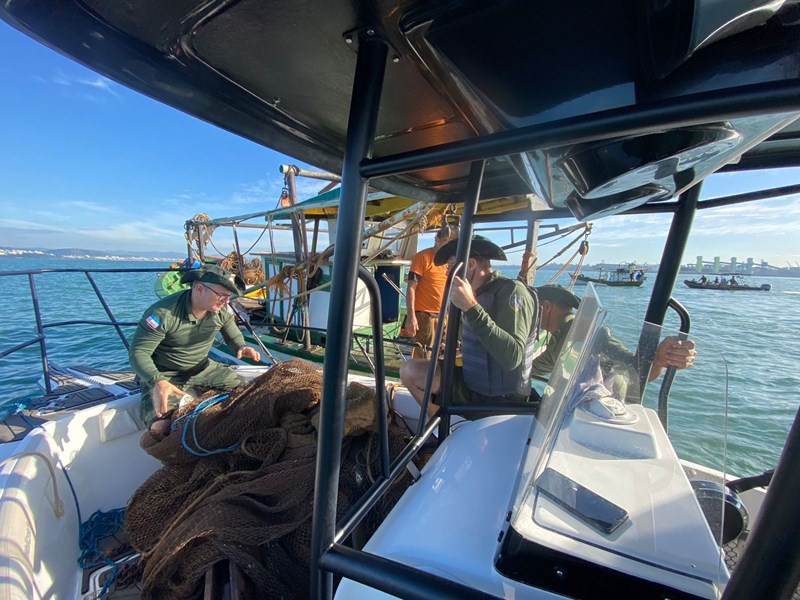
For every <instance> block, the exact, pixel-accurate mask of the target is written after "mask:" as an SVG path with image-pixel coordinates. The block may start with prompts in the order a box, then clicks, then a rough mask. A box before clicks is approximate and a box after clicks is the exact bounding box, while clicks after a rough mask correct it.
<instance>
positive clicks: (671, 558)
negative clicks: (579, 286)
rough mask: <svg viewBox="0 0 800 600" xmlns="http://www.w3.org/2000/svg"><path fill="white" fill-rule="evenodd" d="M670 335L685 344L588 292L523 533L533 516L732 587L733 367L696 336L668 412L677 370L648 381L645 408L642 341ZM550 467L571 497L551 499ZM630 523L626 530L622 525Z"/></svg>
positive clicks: (522, 514) (545, 414) (527, 498)
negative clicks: (727, 512)
mask: <svg viewBox="0 0 800 600" xmlns="http://www.w3.org/2000/svg"><path fill="white" fill-rule="evenodd" d="M670 336H674V337H675V338H676V339H677V338H679V337H680V336H679V333H678V332H677V331H668V330H664V329H662V328H661V327H657V326H653V325H650V324H645V323H643V321H641V320H636V319H632V318H630V317H627V316H625V315H618V314H614V313H612V312H609V311H607V310H605V309H604V308H603V307H602V304H601V301H600V299H599V297H598V294H597V291H596V289H595V288H594V286H593V285H591V284H590V285H588V286H587V289H586V293H585V295H584V297H583V299H582V301H581V306H580V309H579V310H578V312H577V314H576V315H575V319H574V321H573V324H572V327H571V329H570V331H569V334H568V336H567V339H566V341H565V343H564V346H563V348H562V350H561V354H560V356H559V358H558V360H557V361H556V367H555V369H554V370H553V373H552V375H551V377H550V379H549V382H548V384H547V385H546V387H545V390H544V394H543V398H542V404H541V409H540V412H539V416H538V424H537V426H536V427H535V428H534V431H533V435H532V440H531V444H530V450H529V455H528V458H527V460H526V467H525V472H526V474H527V484H526V485H525V487H524V489H520V495H519V496H518V499H519V501H518V502H517V510H516V513H515V518H514V526H515V528H517V530H518V531H519V530H520V529H522V530H523V531H524V529H525V519H533V522H534V523H535V524H536V525H537V526H539V527H543V528H546V529H548V530H550V531H553V532H558V533H560V534H563V535H565V536H568V537H570V538H573V539H576V540H582V541H585V542H586V543H587V547H590V546H593V547H598V546H599V547H606V548H609V549H610V550H612V551H613V552H614V553H615V554H617V555H619V554H621V555H624V556H627V557H629V558H631V559H634V560H638V561H642V562H647V563H650V564H657V565H662V566H664V567H665V568H668V569H670V570H671V571H677V572H679V573H684V574H686V575H689V576H690V577H695V578H696V577H704V578H708V580H711V581H716V582H717V583H718V584H722V583H724V581H725V580H726V579H727V571H726V570H725V567H724V561H723V560H721V554H722V553H720V545H721V543H722V541H723V539H724V537H723V527H722V519H721V518H720V515H722V514H723V508H724V506H725V504H724V503H725V498H724V490H723V488H722V487H720V486H719V485H718V484H719V482H720V481H722V480H723V478H724V471H725V454H724V449H725V435H726V429H725V423H726V407H727V396H726V393H727V369H726V365H725V361H724V359H723V358H722V356H721V355H720V354H719V353H718V352H716V351H715V350H714V349H713V347H712V346H711V344H708V343H705V342H703V341H699V340H696V339H692V338H691V336H690V337H689V338H688V340H687V341H686V342H684V343H685V344H694V346H695V349H696V351H697V355H696V359H695V362H694V365H693V366H692V367H691V368H688V369H684V370H679V371H677V372H676V373H674V380H673V383H672V387H671V392H670V394H669V400H668V404H667V402H666V400H665V399H664V398H663V397H662V398H661V399H659V396H660V394H661V386H662V383H663V382H664V380H665V379H668V378H670V373H669V371H668V372H667V374H666V375H662V376H660V377H658V378H656V379H654V380H653V381H652V382H649V383H647V382H646V381H645V393H644V402H643V403H642V402H640V400H639V397H640V394H639V390H640V379H641V377H640V372H641V371H642V368H641V365H640V363H642V362H643V361H642V360H640V359H639V356H640V354H641V353H640V354H637V353H636V352H635V350H636V348H637V347H639V346H640V341H641V342H642V345H641V347H643V348H644V347H645V346H647V345H650V347H651V348H656V347H657V345H658V344H659V343H660V341H662V340H664V339H665V338H667V337H670ZM683 337H684V338H685V337H686V336H683ZM620 406H621V407H622V408H621V409H620ZM659 406H660V408H659ZM659 414H661V416H662V418H663V417H666V419H667V423H668V426H667V427H664V425H663V424H662V422H661V419H660V418H659ZM667 430H668V432H669V433H668V434H667V432H666V431H667ZM548 469H549V470H550V471H556V475H557V476H558V477H559V481H561V482H563V481H562V480H561V475H564V476H566V477H567V478H568V479H569V480H571V482H569V481H568V483H569V484H570V485H568V486H567V487H568V488H570V489H569V490H568V491H566V492H564V493H565V494H567V495H570V494H571V495H572V497H570V498H555V499H554V498H553V494H552V490H550V492H551V494H550V495H548V494H547V493H546V491H545V490H544V487H545V484H544V479H542V480H541V481H540V480H538V478H539V477H540V476H541V475H542V474H543V473H544V472H545V470H548ZM549 475H552V473H548V476H549ZM523 481H524V479H523ZM700 481H703V482H711V483H709V484H707V485H706V484H698V483H697V482H700ZM693 482H694V483H693ZM573 483H574V484H575V485H572V484H573ZM712 483H716V484H717V487H718V491H717V492H715V491H714V489H712V488H713V487H714V486H713V485H712ZM576 488H580V492H576ZM695 488H698V489H697V490H696V489H695ZM586 490H588V492H587V491H586ZM580 494H583V497H580ZM576 503H577V504H582V505H583V506H577V507H576V506H575V504H576ZM570 505H572V506H570ZM618 509H622V512H621V513H620V511H619V510H618ZM597 511H599V513H600V514H599V520H600V521H603V519H604V518H606V517H608V519H607V520H609V521H610V522H611V523H612V524H611V525H609V523H605V525H606V526H607V528H613V531H612V532H611V533H609V532H608V531H604V530H603V523H599V524H598V514H589V515H587V514H585V513H587V512H588V513H596V512H597ZM581 513H583V514H581ZM622 513H624V515H622ZM621 515H622V516H623V519H622V521H623V522H621V523H616V524H613V521H615V520H616V521H619V520H620V519H619V517H620V516H621Z"/></svg>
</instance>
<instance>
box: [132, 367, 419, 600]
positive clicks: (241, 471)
mask: <svg viewBox="0 0 800 600" xmlns="http://www.w3.org/2000/svg"><path fill="white" fill-rule="evenodd" d="M321 395H322V372H321V371H320V370H319V369H318V368H316V367H314V366H313V365H311V364H310V363H307V362H304V361H299V360H296V361H288V362H285V363H281V364H278V365H276V366H275V367H273V368H272V369H270V370H269V371H268V372H266V373H264V374H263V375H261V376H260V377H258V378H257V379H254V380H253V381H252V382H250V383H249V384H247V385H246V386H243V387H242V388H239V389H238V390H235V391H233V392H232V393H231V394H230V396H229V397H228V398H227V399H226V400H224V401H222V402H220V403H218V404H214V405H212V406H210V407H208V408H206V409H205V410H203V411H202V412H199V413H192V412H191V411H192V410H193V409H194V408H195V406H196V405H197V404H195V405H193V406H189V407H185V408H184V409H182V412H183V414H189V415H190V417H187V418H184V419H180V420H177V421H176V423H177V425H176V428H175V430H174V431H172V432H171V433H170V434H169V435H168V436H166V437H163V439H156V438H155V437H153V436H152V435H151V434H150V433H149V432H148V433H145V435H144V436H143V438H142V442H141V444H142V447H143V448H144V449H145V450H146V451H147V452H148V453H149V454H151V455H152V456H154V457H155V458H157V459H159V460H160V461H161V462H162V463H163V465H164V466H163V467H162V468H161V469H160V470H158V471H156V472H155V473H154V474H153V475H152V476H150V478H149V479H148V480H147V481H146V482H145V483H144V484H143V485H142V486H141V487H140V488H139V489H138V490H137V491H136V493H135V494H134V495H133V497H132V498H131V501H130V503H129V505H128V509H127V515H126V528H127V530H128V532H129V535H130V538H131V543H132V545H133V546H134V547H135V548H136V549H137V550H138V551H139V552H141V554H142V598H154V599H155V598H158V599H171V598H191V597H194V596H196V595H198V594H199V593H201V590H202V582H203V577H204V575H205V572H206V571H207V570H208V569H210V568H211V567H212V566H213V565H214V564H215V563H217V562H219V561H221V560H224V559H227V560H228V561H230V562H231V563H233V564H235V566H236V567H238V569H239V571H240V573H241V574H242V577H243V584H244V587H245V589H244V591H243V594H244V597H258V598H307V597H308V595H309V579H310V572H309V571H310V567H309V564H310V547H311V518H312V506H313V492H314V471H315V458H316V430H315V428H314V424H315V421H316V419H315V418H314V416H315V415H314V413H315V412H316V409H317V407H318V405H319V402H320V399H321ZM201 400H202V399H199V400H198V402H200V401H201ZM375 409H376V403H375V394H374V391H373V390H371V389H370V388H367V387H365V386H362V385H359V384H357V383H351V384H350V385H349V386H348V393H347V409H346V410H347V417H346V424H345V438H344V441H343V447H342V461H343V462H342V468H341V471H340V485H339V494H338V507H337V512H338V517H341V516H342V515H344V514H345V513H346V511H347V510H348V509H349V508H350V507H351V506H352V505H353V503H354V502H355V500H357V499H358V498H359V497H360V496H361V495H362V494H363V493H364V492H365V491H366V490H367V488H368V487H369V486H370V485H371V483H372V481H373V480H374V477H373V474H374V473H377V472H378V459H379V451H378V443H377V434H376V433H375V429H376V427H375V414H376V410H375ZM180 416H181V415H176V417H180ZM405 441H406V440H405V438H404V434H403V432H402V431H401V430H400V429H398V428H394V427H391V428H390V453H391V455H392V457H395V456H397V455H398V454H399V452H400V451H401V450H402V448H403V447H404V445H405ZM186 446H189V447H190V448H193V449H194V450H195V451H196V450H197V449H198V448H203V449H205V450H207V451H208V450H215V449H220V448H228V447H230V446H235V447H234V449H233V450H232V451H230V452H224V453H219V454H211V455H208V456H202V457H199V456H196V455H195V454H193V453H192V452H190V451H189V450H187V448H186ZM410 483H411V481H410V477H407V476H404V477H402V478H400V479H399V480H398V481H397V482H396V483H395V484H394V485H393V486H392V489H391V490H390V492H389V493H388V494H387V495H386V496H384V498H383V499H382V500H381V501H380V503H379V504H378V505H377V506H376V507H375V508H374V509H373V510H372V512H371V514H370V515H369V516H368V518H367V519H366V520H365V522H364V523H363V527H364V529H365V530H366V531H365V533H366V534H367V535H368V534H369V533H371V532H372V531H374V529H375V528H376V527H377V525H378V523H380V521H381V520H382V519H383V518H384V517H385V516H386V515H387V514H388V512H389V510H391V507H392V506H393V505H394V503H395V502H396V500H397V499H399V497H400V495H402V493H403V491H404V490H405V488H406V487H407V486H408V485H409V484H410Z"/></svg>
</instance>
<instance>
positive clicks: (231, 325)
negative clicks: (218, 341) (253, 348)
mask: <svg viewBox="0 0 800 600" xmlns="http://www.w3.org/2000/svg"><path fill="white" fill-rule="evenodd" d="M219 316H220V319H221V320H222V325H221V327H220V333H221V334H222V338H223V339H224V340H225V344H226V345H227V346H228V348H230V349H231V350H232V351H233V352H239V350H241V349H242V348H246V347H247V344H245V343H244V336H243V335H242V332H241V330H240V329H239V327H238V325H236V318H235V317H234V316H233V313H232V312H231V311H230V309H228V308H224V309H222V310H221V311H219Z"/></svg>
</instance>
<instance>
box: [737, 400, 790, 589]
mask: <svg viewBox="0 0 800 600" xmlns="http://www.w3.org/2000/svg"><path fill="white" fill-rule="evenodd" d="M797 473H800V411H798V412H797V415H795V418H794V423H793V424H792V429H791V430H790V431H789V437H788V439H787V440H786V446H784V448H783V452H782V453H781V458H780V460H779V461H778V466H777V467H776V469H775V474H774V475H773V476H772V481H771V482H770V484H769V487H768V488H767V496H766V498H765V499H764V503H763V504H762V505H761V511H760V512H759V516H758V518H757V519H756V522H755V523H754V524H753V527H752V533H751V534H750V537H748V538H747V544H746V545H745V547H744V554H743V555H742V557H741V558H740V559H739V564H737V565H736V568H735V569H734V570H733V574H732V575H731V578H730V580H729V581H728V585H727V586H725V592H724V593H723V594H722V598H723V600H749V599H750V598H791V597H792V596H793V594H794V592H795V590H796V589H797V584H798V582H800V544H798V543H797V536H796V535H795V534H796V533H797V532H798V531H800V510H797V498H798V497H800V477H798V476H797Z"/></svg>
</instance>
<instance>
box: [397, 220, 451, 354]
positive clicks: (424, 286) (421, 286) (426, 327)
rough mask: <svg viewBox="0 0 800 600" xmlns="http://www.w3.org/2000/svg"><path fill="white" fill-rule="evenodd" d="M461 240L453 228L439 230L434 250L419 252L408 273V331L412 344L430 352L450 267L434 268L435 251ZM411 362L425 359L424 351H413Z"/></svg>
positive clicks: (412, 260)
mask: <svg viewBox="0 0 800 600" xmlns="http://www.w3.org/2000/svg"><path fill="white" fill-rule="evenodd" d="M456 237H458V231H457V229H456V228H455V227H453V226H451V225H447V224H444V225H442V227H441V228H440V229H439V231H438V232H437V234H436V238H435V240H434V246H433V248H428V249H426V250H422V251H421V252H417V254H416V255H415V256H414V258H412V259H411V266H410V267H409V270H408V288H407V290H406V308H407V309H408V316H407V317H406V326H405V328H404V329H405V330H406V331H407V332H408V334H409V335H411V336H412V339H413V341H415V342H417V343H418V344H421V345H422V346H426V347H428V348H431V346H433V342H434V338H435V337H436V326H437V325H438V323H439V310H440V309H441V307H442V297H443V296H444V286H445V283H446V281H447V265H442V266H439V267H437V266H436V265H435V264H433V257H434V255H435V254H436V251H437V250H438V249H439V248H441V247H442V246H444V245H445V244H446V243H447V242H449V241H450V240H451V239H454V238H456ZM411 356H412V358H425V357H426V354H425V350H424V349H423V348H421V347H418V348H414V350H413V351H412V354H411Z"/></svg>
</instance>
